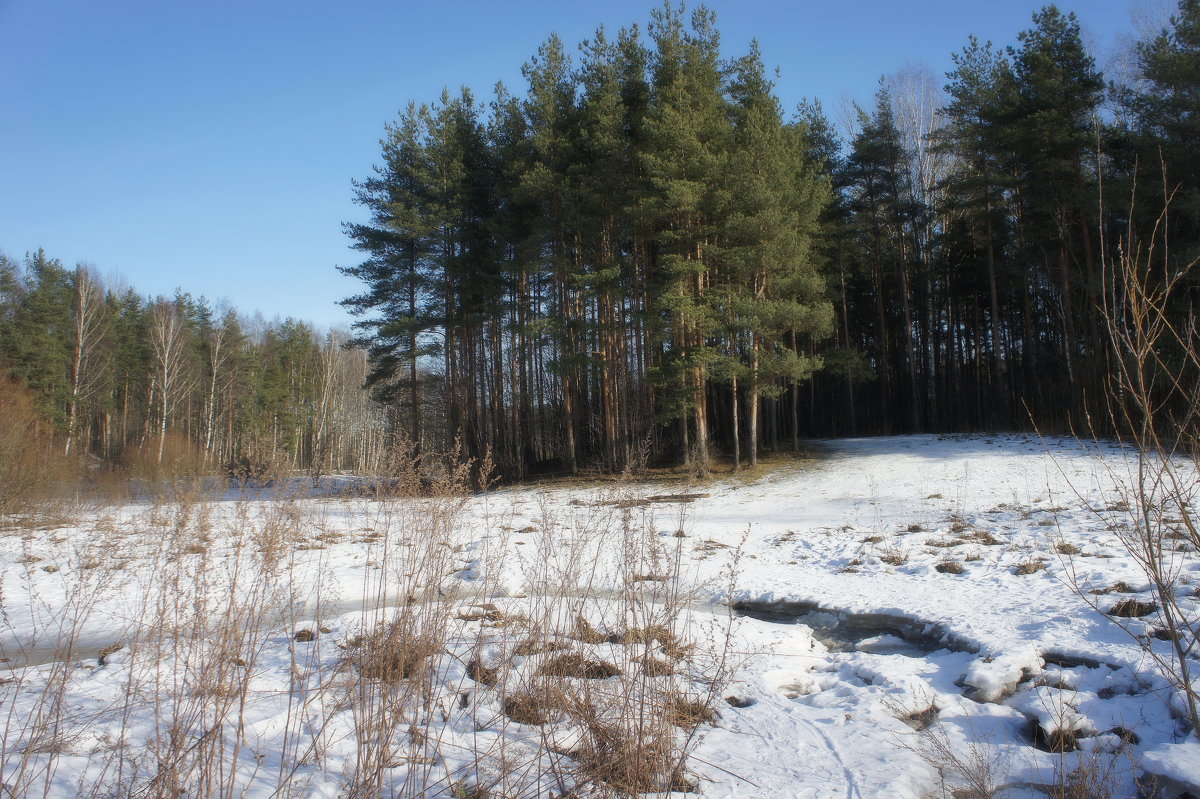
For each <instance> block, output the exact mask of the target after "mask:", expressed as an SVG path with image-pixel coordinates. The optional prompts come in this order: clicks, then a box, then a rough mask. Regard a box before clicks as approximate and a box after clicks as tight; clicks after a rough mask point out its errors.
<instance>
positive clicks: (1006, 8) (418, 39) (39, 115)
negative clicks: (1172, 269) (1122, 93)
mask: <svg viewBox="0 0 1200 799" xmlns="http://www.w3.org/2000/svg"><path fill="white" fill-rule="evenodd" d="M1144 2H1145V0H1076V2H1075V3H1074V4H1073V5H1072V4H1071V3H1067V2H1064V3H1060V7H1061V8H1063V9H1064V10H1075V11H1076V12H1077V13H1078V15H1079V17H1080V19H1081V21H1082V23H1083V25H1084V28H1085V32H1086V34H1087V35H1088V36H1089V38H1090V40H1091V42H1092V44H1093V46H1094V48H1095V55H1096V56H1097V59H1098V61H1100V62H1101V63H1102V64H1103V63H1104V62H1105V61H1106V60H1107V59H1108V57H1109V54H1110V52H1111V51H1112V50H1113V49H1114V48H1116V46H1117V43H1118V40H1119V38H1120V37H1121V36H1123V35H1128V34H1129V33H1131V32H1132V30H1133V27H1134V26H1133V23H1132V21H1131V8H1132V7H1134V6H1135V5H1136V6H1137V7H1139V8H1140V7H1141V5H1143V4H1144ZM1151 4H1153V0H1151ZM654 5H656V3H653V2H649V1H647V2H630V1H629V0H611V1H610V2H605V3H603V4H594V5H593V4H590V3H570V2H547V1H545V0H536V1H535V2H522V1H521V0H509V2H506V3H496V2H493V3H476V2H458V3H450V2H448V3H438V2H436V1H434V2H409V1H408V0H404V1H403V2H401V1H400V0H394V1H393V2H385V1H384V0H340V1H336V2H335V0H323V1H317V0H289V2H276V1H275V0H239V1H238V2H234V1H232V0H190V2H175V1H174V0H0V120H2V121H0V251H2V252H4V253H6V254H7V255H9V256H10V257H16V258H19V257H21V256H22V255H23V254H24V253H25V252H26V251H29V250H33V249H36V248H38V247H44V248H45V249H46V251H47V253H48V254H50V255H51V256H54V257H58V258H61V259H62V260H63V262H64V263H65V264H67V265H68V266H72V265H74V264H75V263H76V262H80V261H82V262H86V263H89V264H91V265H93V266H95V267H96V268H97V269H98V270H99V271H100V273H101V274H102V275H106V276H111V275H114V274H119V275H121V276H123V278H124V279H125V280H126V281H127V282H128V283H129V284H130V285H131V286H133V287H134V288H136V289H138V290H139V291H141V292H143V293H146V294H171V293H172V292H173V291H174V289H175V288H176V287H177V286H178V287H182V288H184V289H185V290H187V291H190V292H192V293H193V294H197V295H200V294H203V295H206V296H208V297H209V298H210V299H220V298H227V299H229V300H230V301H231V302H232V303H233V304H234V305H236V306H237V307H239V308H240V309H242V310H244V311H247V312H254V311H256V310H257V311H261V312H262V313H263V314H264V315H265V316H266V317H267V318H271V317H275V316H281V317H282V316H288V315H291V316H296V317H299V318H302V319H308V320H311V321H314V322H316V323H318V324H319V325H322V326H324V325H335V324H346V323H348V322H349V321H350V317H349V316H348V315H347V314H346V313H345V312H344V311H343V310H342V309H340V308H339V307H338V306H337V305H336V304H335V303H336V301H337V300H339V299H341V298H343V297H345V296H347V295H348V294H351V293H354V292H355V291H356V290H358V285H357V284H356V282H355V281H353V280H351V279H349V278H346V277H344V276H342V275H340V274H338V273H337V272H336V270H335V269H334V266H335V265H337V264H351V263H354V262H355V258H356V254H355V253H354V252H353V251H351V250H349V249H348V248H347V246H346V243H347V240H346V239H345V237H344V236H343V234H342V232H341V222H342V221H344V220H359V219H361V218H362V217H363V214H362V211H361V209H359V208H358V207H357V206H355V205H354V204H353V203H352V202H351V186H350V181H351V179H352V178H361V177H365V176H366V175H368V174H369V172H370V168H371V165H372V164H373V163H375V162H376V161H377V160H378V151H379V146H378V140H379V137H380V135H381V134H382V132H383V125H384V123H385V122H387V121H389V120H391V119H394V118H395V116H396V114H397V112H398V110H399V109H400V108H402V107H403V106H404V105H405V104H406V103H407V102H408V100H410V99H415V100H417V101H429V100H433V99H436V97H437V96H438V94H439V93H440V91H441V89H442V87H443V86H448V87H450V88H451V89H455V88H457V87H458V86H461V85H467V86H469V87H471V88H472V89H473V90H474V91H475V92H476V94H477V95H479V96H480V97H481V98H483V99H487V98H488V97H489V96H490V94H491V88H492V86H493V85H494V84H495V82H496V81H497V80H503V81H505V82H506V83H507V84H509V86H510V87H512V88H513V89H514V90H516V91H518V92H519V91H520V90H522V88H523V84H522V82H521V79H520V65H521V63H522V62H523V61H525V60H526V59H527V58H528V57H529V56H530V55H531V54H533V53H534V52H535V51H536V49H537V46H538V44H539V43H540V42H541V41H542V40H544V39H545V38H546V36H547V35H548V34H550V33H551V32H558V33H559V35H561V36H562V37H563V39H564V40H565V41H566V42H567V44H568V45H569V46H571V47H573V46H574V45H575V44H576V43H577V42H579V41H580V40H581V39H583V38H586V37H587V36H589V35H590V34H591V33H592V31H594V30H595V28H596V26H597V25H599V24H601V23H604V24H605V25H606V26H608V27H609V29H610V30H615V29H617V28H619V27H622V26H624V25H628V24H629V23H631V22H637V23H639V24H642V25H643V27H644V23H645V21H646V19H647V18H648V17H649V10H650V8H651V7H653V6H654ZM708 5H709V7H711V8H713V9H714V10H715V11H716V12H717V21H718V28H719V29H720V31H721V34H722V49H723V50H724V51H725V53H726V54H727V55H737V54H740V53H742V52H744V51H745V49H746V47H747V46H748V44H749V42H750V40H751V39H752V38H755V37H757V38H758V40H759V42H760V45H761V48H762V53H763V57H764V60H765V61H766V62H767V64H768V65H769V66H777V67H779V69H780V70H781V75H780V78H779V80H778V81H777V92H778V94H779V96H780V98H781V100H782V101H783V103H784V107H785V108H788V109H791V108H793V107H794V106H795V104H796V102H797V101H798V100H799V99H800V98H802V97H815V98H818V99H820V100H822V102H823V103H824V104H825V107H826V110H827V111H828V112H831V113H832V112H833V111H834V109H835V108H836V107H837V106H838V104H839V102H840V98H842V97H843V96H850V97H853V98H855V99H858V100H860V101H861V102H864V103H865V102H869V101H870V98H871V95H872V94H873V93H874V91H875V89H876V86H877V80H878V78H879V76H880V75H882V74H884V73H889V72H893V71H895V70H896V69H898V68H900V67H901V66H904V65H905V64H909V63H923V64H927V65H928V66H929V67H930V68H931V69H932V70H933V71H934V72H935V73H936V74H937V75H938V76H939V77H940V76H941V75H942V74H943V73H944V72H945V71H946V70H947V69H949V67H950V54H951V53H952V52H954V51H957V50H959V49H960V48H961V47H962V46H963V45H964V44H965V43H966V40H967V36H968V34H972V33H974V34H975V35H977V36H979V37H980V38H981V39H991V40H993V41H995V42H997V43H998V44H1009V43H1012V42H1014V41H1015V38H1016V34H1017V32H1018V31H1020V30H1022V29H1025V28H1027V27H1029V26H1030V15H1031V13H1032V11H1033V10H1034V9H1035V8H1036V7H1038V5H1040V3H1038V2H1037V0H1032V2H1030V3H1029V5H1028V6H1026V5H1023V4H1022V3H1020V2H1012V0H1009V1H1008V2H998V1H997V0H907V1H906V2H900V1H899V0H892V1H891V2H886V1H885V0H841V2H828V0H792V2H785V1H784V0H740V1H739V0H715V1H714V2H709V3H708Z"/></svg>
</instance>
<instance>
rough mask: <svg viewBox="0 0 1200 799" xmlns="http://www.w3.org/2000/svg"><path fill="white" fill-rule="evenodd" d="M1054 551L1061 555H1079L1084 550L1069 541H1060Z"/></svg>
mask: <svg viewBox="0 0 1200 799" xmlns="http://www.w3.org/2000/svg"><path fill="white" fill-rule="evenodd" d="M1054 551H1055V552H1057V553H1058V554H1060V555H1078V554H1079V553H1080V552H1082V551H1083V550H1082V549H1080V548H1079V547H1077V546H1075V545H1074V544H1072V543H1070V542H1068V541H1060V542H1058V544H1056V545H1055V546H1054Z"/></svg>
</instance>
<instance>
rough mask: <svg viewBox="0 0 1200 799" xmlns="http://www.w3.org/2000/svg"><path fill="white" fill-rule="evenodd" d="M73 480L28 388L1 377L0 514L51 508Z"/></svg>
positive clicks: (68, 464) (4, 515) (22, 512)
mask: <svg viewBox="0 0 1200 799" xmlns="http://www.w3.org/2000/svg"><path fill="white" fill-rule="evenodd" d="M73 480H74V469H73V465H72V462H71V461H70V460H69V459H68V458H66V457H64V456H61V455H59V454H58V448H57V447H56V446H55V445H54V444H53V441H52V437H51V435H50V432H49V430H48V428H47V426H46V425H45V423H44V422H43V421H42V420H41V418H40V417H39V414H38V412H37V408H36V406H35V404H34V401H33V394H32V392H30V391H29V390H28V389H26V388H24V387H22V386H20V385H19V384H17V383H15V382H14V381H12V380H9V379H6V378H5V379H0V518H2V517H6V516H13V515H16V514H26V513H30V512H33V511H44V510H47V509H48V508H50V507H51V506H52V505H53V504H54V502H55V500H59V499H61V498H62V497H63V495H64V493H65V489H66V488H67V487H69V486H70V485H71V483H72V482H73Z"/></svg>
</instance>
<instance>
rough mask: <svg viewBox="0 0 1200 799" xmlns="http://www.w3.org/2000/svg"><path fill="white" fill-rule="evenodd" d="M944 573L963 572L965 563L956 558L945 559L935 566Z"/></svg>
mask: <svg viewBox="0 0 1200 799" xmlns="http://www.w3.org/2000/svg"><path fill="white" fill-rule="evenodd" d="M934 568H935V569H937V570H938V571H939V572H941V573H942V574H962V573H963V565H962V564H961V563H959V562H958V561H956V560H944V561H942V562H941V563H939V564H938V565H936V566H934Z"/></svg>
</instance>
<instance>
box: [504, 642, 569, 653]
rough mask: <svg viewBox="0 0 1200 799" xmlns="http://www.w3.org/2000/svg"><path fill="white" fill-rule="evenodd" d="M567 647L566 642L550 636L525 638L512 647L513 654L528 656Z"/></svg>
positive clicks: (558, 650)
mask: <svg viewBox="0 0 1200 799" xmlns="http://www.w3.org/2000/svg"><path fill="white" fill-rule="evenodd" d="M567 648H568V645H567V644H565V643H563V642H562V641H555V640H554V639H552V638H526V639H525V640H524V641H522V642H520V643H519V644H517V645H516V646H515V647H513V654H514V655H520V656H521V657H529V656H530V655H544V654H546V653H547V652H561V651H562V650H564V649H567Z"/></svg>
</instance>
